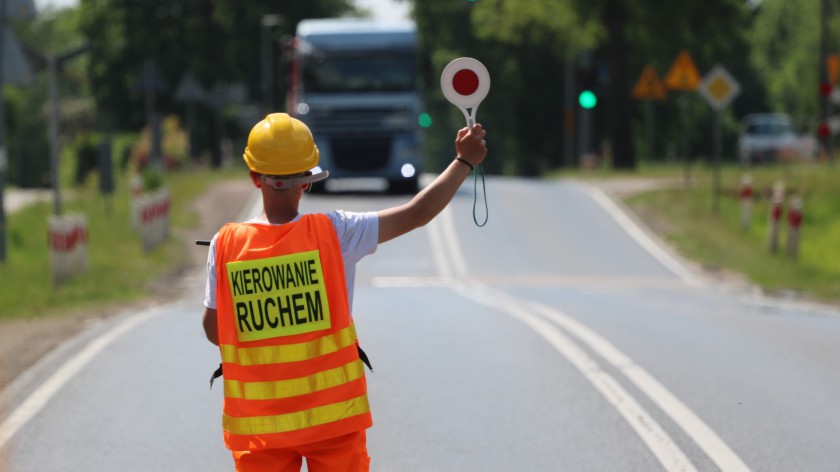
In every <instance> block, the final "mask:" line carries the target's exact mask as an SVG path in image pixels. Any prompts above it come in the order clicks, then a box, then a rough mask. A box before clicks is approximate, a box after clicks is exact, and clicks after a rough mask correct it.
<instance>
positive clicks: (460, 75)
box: [452, 69, 478, 97]
mask: <svg viewBox="0 0 840 472" xmlns="http://www.w3.org/2000/svg"><path fill="white" fill-rule="evenodd" d="M452 88H454V89H455V91H456V92H458V93H459V94H460V95H463V96H465V97H466V96H469V95H472V94H474V93H475V91H476V90H478V75H477V74H476V73H475V72H473V71H471V70H470V69H461V70H459V71H458V72H456V73H455V75H454V76H453V77H452Z"/></svg>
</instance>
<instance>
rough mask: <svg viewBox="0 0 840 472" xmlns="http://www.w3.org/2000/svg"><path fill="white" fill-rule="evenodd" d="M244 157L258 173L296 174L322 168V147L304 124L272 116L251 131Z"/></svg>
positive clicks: (283, 114)
mask: <svg viewBox="0 0 840 472" xmlns="http://www.w3.org/2000/svg"><path fill="white" fill-rule="evenodd" d="M242 158H243V159H245V164H247V165H248V168H249V169H251V170H252V171H254V172H256V173H258V174H265V175H295V174H300V173H302V172H306V171H308V170H311V169H313V168H314V167H315V166H317V165H318V147H317V146H315V140H314V139H313V138H312V132H310V131H309V128H308V127H307V126H306V125H305V124H304V123H303V122H302V121H300V120H298V119H295V118H292V117H291V116H289V115H287V114H286V113H272V114H270V115H268V116H266V117H265V119H263V120H262V121H260V122H259V123H257V124H256V125H255V126H254V127H253V128H252V129H251V133H250V134H249V135H248V145H247V146H246V147H245V153H244V154H243V155H242Z"/></svg>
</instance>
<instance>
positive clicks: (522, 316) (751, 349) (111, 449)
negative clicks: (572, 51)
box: [0, 178, 840, 472]
mask: <svg viewBox="0 0 840 472" xmlns="http://www.w3.org/2000/svg"><path fill="white" fill-rule="evenodd" d="M488 193H489V208H490V219H489V222H488V224H487V226H485V227H484V228H477V227H476V226H475V225H474V223H473V218H472V214H471V212H472V203H473V200H472V184H471V182H470V184H469V185H465V187H464V189H462V191H461V192H460V193H459V196H458V197H456V201H455V202H454V203H453V204H452V205H451V206H450V207H449V208H448V209H447V210H446V212H445V213H443V214H442V215H441V216H440V217H439V218H438V219H436V220H435V221H434V222H433V223H432V224H430V225H428V226H426V227H424V228H422V229H420V230H418V231H415V232H414V233H411V234H409V235H407V236H405V237H403V238H401V239H398V240H395V241H392V242H389V243H387V244H384V245H382V246H380V247H379V249H378V251H377V253H376V254H374V255H373V256H371V257H368V258H367V259H365V260H364V261H362V263H361V264H360V265H359V266H358V275H357V277H358V278H357V283H356V294H355V301H354V304H355V306H354V316H355V318H356V324H357V329H358V333H359V337H360V339H361V342H362V345H363V347H364V348H365V350H366V351H367V352H368V354H369V355H370V357H371V360H372V362H373V366H374V373H372V374H369V375H368V379H369V388H370V398H371V405H372V410H373V415H374V423H375V424H374V427H373V428H372V429H371V430H370V431H369V451H370V455H371V457H372V459H373V462H372V470H374V471H464V470H469V471H482V472H489V471H514V470H528V471H561V470H562V471H658V470H667V471H683V470H684V471H691V470H698V471H714V470H724V471H742V470H754V471H793V470H803V471H804V470H807V471H834V472H836V471H838V470H840V459H838V454H837V447H836V445H837V438H838V437H840V408H838V404H837V399H838V398H840V379H839V378H838V375H837V373H838V368H837V363H836V359H838V358H840V343H838V342H837V340H838V339H840V312H838V311H837V310H834V309H828V308H823V307H819V306H812V305H806V304H801V303H793V302H779V301H774V300H770V299H765V298H762V297H760V296H757V295H755V294H752V293H749V292H745V291H739V290H736V289H732V288H730V287H725V286H721V285H717V284H715V283H712V282H709V281H708V280H705V279H703V278H701V277H698V276H696V275H695V274H694V273H692V272H691V271H690V270H689V269H687V268H686V266H685V265H684V264H682V263H680V262H679V261H677V260H676V259H674V258H673V257H672V256H671V255H670V254H669V252H668V251H665V250H663V249H662V248H661V247H660V246H658V245H656V244H655V243H653V242H652V241H651V240H650V239H649V238H648V237H647V236H646V234H645V233H644V232H643V231H640V230H639V229H638V227H636V226H635V225H634V224H633V223H632V220H630V219H628V218H627V217H626V216H624V215H623V214H622V213H621V212H620V210H619V207H618V206H616V205H615V204H614V203H612V202H611V201H610V200H609V199H608V198H606V197H605V196H604V195H603V194H601V193H600V192H598V191H596V190H594V189H592V188H591V187H588V186H586V185H583V184H580V183H574V182H566V181H559V182H543V181H534V180H522V179H501V178H494V179H488ZM405 199H406V197H389V196H376V195H344V196H320V195H309V196H307V197H305V205H304V206H305V208H304V209H305V211H310V212H311V211H323V210H327V209H331V208H335V207H339V208H343V209H346V210H376V209H380V208H385V207H387V206H390V205H393V204H396V203H399V202H402V201H404V200H405ZM197 250H203V249H197ZM188 285H189V286H191V287H194V290H193V289H191V290H189V293H185V294H184V299H183V300H182V301H179V302H177V303H174V304H171V305H166V306H159V307H152V308H150V309H149V310H147V311H144V312H142V313H137V314H126V315H123V316H118V317H115V318H112V319H109V320H108V321H107V322H103V323H102V324H100V325H97V326H94V327H92V328H91V329H90V330H88V331H87V332H86V333H85V334H83V335H82V336H80V337H78V338H76V339H74V340H73V341H71V342H70V343H68V344H67V345H65V346H64V347H63V348H62V349H61V350H60V351H59V352H57V353H55V354H54V355H53V356H51V358H50V359H47V360H46V361H45V362H44V363H42V364H41V365H40V366H39V367H38V368H37V369H34V370H33V372H31V373H30V374H29V375H28V376H27V378H26V379H25V380H26V382H21V383H18V385H17V386H16V388H15V389H14V390H15V391H13V392H11V393H13V394H14V395H10V394H9V392H7V397H10V398H11V399H10V400H9V404H8V405H7V409H6V416H5V418H4V419H3V423H2V424H0V445H5V447H4V454H3V455H4V456H5V457H6V462H7V464H6V469H7V470H8V471H10V472H23V471H92V472H95V471H113V470H120V471H125V472H130V471H159V470H178V471H194V470H201V471H225V470H232V461H231V459H230V458H229V455H228V453H227V452H226V450H225V449H224V447H223V445H222V441H221V427H220V408H221V395H222V392H221V388H218V386H217V387H215V388H214V389H213V390H212V391H209V390H208V379H209V374H210V372H211V371H212V370H213V368H214V367H215V366H216V365H217V363H218V360H217V359H218V353H217V352H216V351H215V350H214V347H213V346H211V345H210V344H209V343H207V341H206V340H205V339H204V337H203V333H202V330H201V326H200V318H201V313H202V306H201V301H202V294H203V280H202V279H201V278H200V277H196V278H194V280H192V281H191V283H190V284H188Z"/></svg>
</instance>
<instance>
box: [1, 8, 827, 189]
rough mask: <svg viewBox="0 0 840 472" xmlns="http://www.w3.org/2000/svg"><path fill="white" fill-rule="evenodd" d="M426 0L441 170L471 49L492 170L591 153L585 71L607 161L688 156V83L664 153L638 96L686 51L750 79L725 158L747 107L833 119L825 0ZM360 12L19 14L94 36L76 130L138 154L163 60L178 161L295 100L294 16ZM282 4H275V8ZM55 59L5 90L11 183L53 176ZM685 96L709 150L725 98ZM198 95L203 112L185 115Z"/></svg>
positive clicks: (82, 40) (65, 89)
mask: <svg viewBox="0 0 840 472" xmlns="http://www.w3.org/2000/svg"><path fill="white" fill-rule="evenodd" d="M413 5H414V10H413V11H414V19H415V20H416V21H417V24H418V29H419V32H420V36H421V47H422V50H423V54H424V58H423V62H422V66H423V67H422V68H421V70H422V77H421V78H420V80H421V81H422V83H423V85H424V87H425V90H426V94H425V95H426V106H427V109H428V111H429V114H430V115H431V116H432V119H433V124H432V126H431V127H430V128H429V129H428V130H427V131H426V133H427V155H428V157H429V165H428V166H427V168H428V169H429V170H435V169H437V168H438V167H437V165H438V164H439V163H441V162H443V161H446V160H448V159H449V158H450V157H451V153H452V136H453V133H454V130H455V129H457V128H459V127H461V126H463V123H462V121H463V117H462V116H461V114H460V113H459V112H458V111H457V110H455V109H454V107H452V106H451V105H449V104H448V103H447V102H445V100H444V99H443V97H442V95H441V93H440V91H439V86H438V85H439V82H438V80H439V76H440V72H441V71H442V69H443V67H444V66H445V65H446V64H447V63H448V62H449V61H451V60H452V59H454V58H456V57H459V56H471V57H475V58H477V59H479V60H481V61H482V62H483V63H484V64H485V65H486V66H487V67H488V69H489V70H490V73H491V76H492V82H493V86H492V89H491V92H490V95H489V96H488V98H487V99H486V100H485V102H484V103H483V104H482V105H481V107H480V108H479V113H478V117H479V121H481V122H482V123H484V124H485V125H486V126H487V128H488V129H490V130H491V132H492V135H491V136H492V138H491V141H490V146H491V149H492V152H493V155H494V158H493V159H490V160H488V163H487V166H488V171H490V172H495V173H504V174H517V175H540V174H542V173H544V172H547V171H550V170H552V169H558V168H564V167H576V166H578V165H580V162H579V161H578V154H579V153H578V152H577V147H579V143H578V142H577V139H578V137H577V135H576V133H575V132H574V129H575V126H576V125H577V124H578V123H576V120H577V119H578V117H577V110H578V109H579V106H578V104H577V93H578V92H579V90H580V87H582V86H584V85H585V86H588V87H591V88H593V90H594V91H595V93H596V96H597V100H598V102H597V105H596V106H595V108H594V109H593V110H592V112H591V113H592V116H591V120H592V124H593V126H592V130H593V132H592V135H591V142H592V146H591V147H592V151H593V152H595V153H596V154H597V155H599V156H601V158H602V160H605V162H604V165H611V166H614V167H617V168H628V169H632V168H634V167H636V166H638V165H639V164H640V162H641V161H643V160H647V159H653V160H654V161H665V160H668V159H671V160H673V159H682V158H684V156H681V155H680V152H681V148H680V143H681V141H682V140H683V138H684V133H685V131H684V130H683V128H682V127H681V126H680V123H681V116H680V113H681V111H680V108H679V107H678V105H677V97H678V96H680V94H678V93H671V94H669V97H668V98H667V99H666V100H665V101H662V102H656V103H655V104H654V105H653V107H654V113H655V116H656V123H657V126H656V135H657V142H656V147H655V148H654V150H653V151H654V152H653V153H648V152H647V151H646V150H645V148H644V140H645V135H644V122H643V107H642V103H641V102H638V101H635V100H633V99H632V97H631V95H630V92H631V90H632V88H633V85H634V84H635V82H636V80H637V79H638V78H639V76H640V74H641V72H642V70H643V69H644V67H645V66H651V67H653V68H654V69H655V70H656V72H657V73H658V74H659V76H660V77H664V75H665V74H666V72H667V71H668V68H669V67H670V66H671V64H672V63H673V61H674V59H675V58H676V56H677V54H678V53H679V52H680V51H683V50H685V51H688V52H689V53H690V54H691V56H692V58H693V59H694V62H695V64H696V65H697V68H698V69H699V71H700V74H701V75H703V74H705V72H707V71H708V70H709V69H711V68H712V67H713V66H714V65H715V64H722V65H723V66H724V67H726V68H727V69H728V70H729V71H730V73H731V74H732V75H733V76H734V77H735V78H736V79H737V80H738V81H739V82H740V84H741V89H742V92H741V95H740V96H739V97H738V98H737V99H736V100H735V102H734V103H733V105H732V106H730V107H729V108H727V110H726V111H725V112H724V115H723V125H724V134H723V136H724V147H723V149H724V159H729V160H731V161H734V160H735V159H736V153H735V141H736V139H737V136H738V132H739V131H740V119H741V118H742V117H743V116H744V115H746V114H747V113H753V112H765V111H780V112H787V113H790V114H791V115H792V116H793V117H794V120H795V122H796V125H797V128H798V131H799V132H802V133H813V132H814V130H815V129H816V126H817V124H818V122H819V115H818V110H819V94H818V89H819V87H818V83H819V80H818V75H819V60H820V59H819V44H818V42H819V18H820V8H819V4H818V2H815V1H805V0H761V1H747V0H704V1H702V2H700V1H697V0H691V1H683V2H661V1H658V0H475V1H468V0H414V2H413ZM348 14H358V12H356V11H355V10H354V7H353V5H352V3H351V2H350V1H348V0H284V1H283V2H277V1H274V0H143V1H140V0H80V4H79V6H78V7H77V8H72V9H64V10H58V11H47V12H42V13H41V15H40V16H39V17H38V18H37V19H36V20H35V21H26V22H19V23H14V24H13V25H12V26H13V27H14V30H15V31H16V32H17V33H18V35H19V37H20V38H21V41H22V42H23V43H24V44H25V45H26V48H27V49H29V50H31V51H33V52H37V54H33V58H34V57H36V56H38V54H40V55H44V54H50V53H52V54H60V53H61V52H62V51H65V50H67V49H69V48H72V47H77V46H79V45H82V44H87V45H89V47H90V49H89V51H88V53H87V54H85V55H84V56H82V57H80V59H79V60H76V61H73V62H72V63H69V64H68V66H67V67H66V68H65V70H64V71H63V72H62V75H61V79H60V93H61V98H62V100H61V107H60V115H61V128H62V133H63V134H62V135H63V146H64V147H67V146H68V145H73V144H74V143H77V142H78V143H87V144H85V145H88V144H89V142H90V136H91V135H94V136H99V135H103V134H109V135H110V134H119V133H133V135H134V136H135V139H134V141H126V144H125V145H124V146H123V147H122V148H119V147H118V148H115V149H114V152H115V153H117V154H118V155H117V157H118V158H120V159H122V160H123V161H130V160H131V159H133V158H136V156H135V154H137V153H138V152H140V151H138V150H142V149H144V147H143V145H142V143H140V141H142V139H141V136H142V130H143V128H144V127H145V126H146V122H147V112H148V109H149V106H150V102H149V100H148V99H149V96H148V95H147V93H146V92H145V89H144V77H145V76H144V70H145V71H146V72H145V74H146V75H147V74H148V70H149V69H148V67H150V66H149V64H153V67H154V70H155V77H156V83H155V85H156V87H155V92H154V95H153V96H152V98H153V101H152V106H153V108H154V110H155V111H156V112H157V113H160V114H161V115H162V116H174V117H178V120H177V122H176V123H173V122H172V120H170V121H167V126H168V128H169V129H178V130H180V132H182V133H183V132H185V131H184V130H186V129H188V128H190V129H191V131H192V132H193V133H194V136H193V138H192V141H191V140H189V139H182V138H179V139H177V140H175V141H176V142H177V143H180V144H179V145H178V146H180V147H181V148H184V147H186V148H189V147H190V143H191V147H192V149H191V152H189V153H188V152H187V150H183V149H182V150H181V151H178V150H177V149H176V148H178V146H175V145H170V146H169V148H170V149H169V150H168V151H167V152H169V153H174V154H179V157H177V159H175V158H173V159H175V161H177V162H180V164H181V165H183V164H184V163H188V162H189V160H192V161H196V162H203V163H209V164H213V165H219V164H221V156H222V155H223V153H224V152H223V151H224V149H223V148H222V143H223V142H231V143H232V148H231V149H233V150H234V152H233V154H236V153H237V152H238V149H240V148H241V146H242V145H243V143H244V139H245V137H246V136H247V132H248V129H249V128H250V125H251V124H252V123H254V122H255V121H257V120H258V119H259V115H260V113H261V110H262V109H263V107H264V106H265V104H264V103H263V102H264V100H265V99H268V98H270V101H271V104H270V107H268V108H271V109H275V110H283V108H284V95H285V89H284V87H285V84H286V82H285V78H284V76H283V67H282V65H281V58H282V54H283V50H282V45H283V43H284V38H288V37H289V36H290V35H292V34H293V32H294V29H295V26H296V24H297V22H298V21H300V20H301V19H304V18H317V17H330V16H340V15H348ZM268 15H277V16H276V17H271V18H272V21H271V22H269V23H266V21H265V20H266V18H267V17H268ZM831 26H832V30H835V31H836V30H837V27H840V23H838V21H837V20H836V19H834V18H832V20H831ZM262 34H268V35H269V39H270V46H271V58H272V63H273V72H274V75H273V78H274V87H273V89H272V90H273V92H274V93H273V94H272V95H271V96H270V97H263V94H264V92H263V90H262V88H261V80H262V75H261V74H262V70H261V53H262V51H261V44H262V43H261V38H262V36H261V35H262ZM835 43H836V41H835V42H834V43H832V45H834V44H835ZM36 63H37V61H36ZM36 70H39V69H37V67H36ZM188 74H189V75H191V77H192V78H193V79H194V80H195V83H197V85H198V86H199V88H200V95H201V98H202V99H201V100H196V101H194V102H190V101H185V100H184V99H183V96H181V97H180V98H179V96H178V94H177V93H176V92H177V91H178V90H179V86H181V85H183V84H184V81H185V80H186V77H187V76H188ZM44 76H45V74H44V73H42V72H38V73H37V74H36V76H35V77H34V79H33V81H32V83H31V84H30V85H29V86H27V87H12V86H9V87H6V90H5V94H4V99H5V100H6V106H7V109H8V120H7V121H8V128H9V149H10V155H11V162H12V167H13V173H12V174H11V176H10V177H11V178H12V180H13V183H16V182H15V179H17V180H18V181H19V183H21V184H27V185H38V184H41V183H43V182H42V178H41V177H39V176H40V175H41V174H43V171H44V169H41V168H40V167H39V166H41V164H39V162H41V161H44V162H46V161H45V157H46V155H47V152H46V149H47V142H46V129H47V126H46V100H45V97H46V79H45V78H44ZM568 77H572V78H573V79H574V81H575V84H576V85H575V89H574V91H573V92H572V95H571V97H572V98H571V99H570V95H569V92H567V91H566V90H565V89H564V87H565V84H566V80H567V78H568ZM145 78H146V79H147V78H148V77H145ZM684 99H685V100H686V102H687V104H686V107H687V108H686V110H687V111H686V112H687V113H688V114H690V116H691V119H690V123H691V127H690V130H689V131H688V133H689V136H688V137H687V139H689V142H690V146H689V148H690V155H689V159H690V160H700V159H703V158H704V156H708V155H710V154H711V146H712V144H711V139H710V136H711V129H712V124H711V123H712V111H711V109H710V108H709V106H708V105H707V104H706V103H705V102H704V101H703V100H702V98H700V96H699V95H697V94H696V93H691V94H686V95H685V98H684ZM190 106H192V107H194V108H193V113H194V117H195V118H194V120H195V122H194V123H191V126H188V122H189V120H190V119H191V118H190V117H189V113H188V111H189V109H190ZM173 127H174V128H173ZM146 139H148V138H146ZM570 140H571V141H570ZM570 145H572V147H571V148H570ZM145 149H148V146H147V145H146V147H145ZM172 149H176V150H174V151H173V150H172ZM569 149H572V151H571V152H572V154H571V155H570V154H569ZM15 167H16V170H15V169H14V168H15ZM41 167H44V168H46V167H45V166H41ZM34 168H38V170H33V169H34ZM15 172H16V173H15ZM16 175H17V177H15V176H16ZM24 175H25V176H29V177H27V178H24V177H23V176H24ZM32 175H35V176H36V177H32Z"/></svg>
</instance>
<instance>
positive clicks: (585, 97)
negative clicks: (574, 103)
mask: <svg viewBox="0 0 840 472" xmlns="http://www.w3.org/2000/svg"><path fill="white" fill-rule="evenodd" d="M577 79H578V84H577V85H578V87H577V90H578V97H577V98H578V105H580V107H581V108H583V109H584V110H591V109H593V108H595V106H596V105H598V97H600V95H601V92H602V91H603V90H604V87H605V85H606V82H607V80H608V75H607V68H606V65H605V64H603V63H602V62H601V61H598V60H591V59H590V60H588V61H587V63H586V64H585V65H582V66H579V68H578V71H577Z"/></svg>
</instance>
